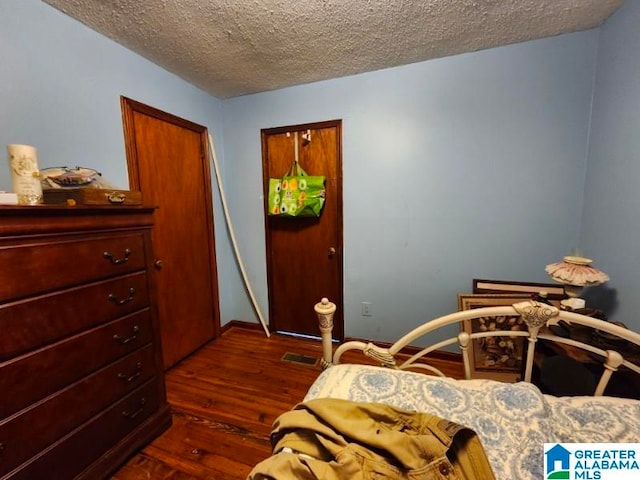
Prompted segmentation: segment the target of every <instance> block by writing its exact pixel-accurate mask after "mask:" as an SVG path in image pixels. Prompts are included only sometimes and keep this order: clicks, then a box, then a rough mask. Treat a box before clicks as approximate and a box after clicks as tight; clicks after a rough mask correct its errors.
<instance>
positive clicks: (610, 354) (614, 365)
mask: <svg viewBox="0 0 640 480" xmlns="http://www.w3.org/2000/svg"><path fill="white" fill-rule="evenodd" d="M622 362H624V358H623V357H622V355H620V354H619V353H618V352H616V351H615V350H607V359H606V360H605V362H604V371H603V372H602V376H601V377H600V381H599V382H598V386H597V387H596V391H595V393H594V394H593V395H594V396H596V397H600V396H602V395H603V394H604V389H605V388H607V384H608V383H609V379H610V378H611V375H612V374H613V372H616V371H617V370H618V367H619V366H620V365H622Z"/></svg>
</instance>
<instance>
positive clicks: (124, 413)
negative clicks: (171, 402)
mask: <svg viewBox="0 0 640 480" xmlns="http://www.w3.org/2000/svg"><path fill="white" fill-rule="evenodd" d="M145 403H147V400H146V399H145V398H144V397H142V398H141V399H140V408H139V409H138V410H136V411H135V412H130V411H128V410H123V411H122V416H123V417H124V418H128V419H129V420H133V419H134V418H136V417H137V416H138V415H140V414H141V413H142V412H143V411H144V404H145Z"/></svg>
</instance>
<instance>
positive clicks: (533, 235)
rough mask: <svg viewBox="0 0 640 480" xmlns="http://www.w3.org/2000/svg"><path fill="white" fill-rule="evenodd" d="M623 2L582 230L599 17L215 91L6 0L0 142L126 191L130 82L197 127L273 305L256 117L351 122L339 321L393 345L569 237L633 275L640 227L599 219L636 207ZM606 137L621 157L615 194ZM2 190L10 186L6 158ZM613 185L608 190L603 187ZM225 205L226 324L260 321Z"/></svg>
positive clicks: (219, 231)
mask: <svg viewBox="0 0 640 480" xmlns="http://www.w3.org/2000/svg"><path fill="white" fill-rule="evenodd" d="M634 1H635V0H634ZM628 3H630V4H631V5H627V6H626V7H624V9H623V11H622V12H621V13H619V14H616V16H614V18H613V19H612V20H611V21H610V22H609V23H608V24H607V25H606V26H605V27H604V28H603V29H602V30H603V34H602V41H601V46H600V55H599V61H600V68H599V74H598V79H597V83H596V106H595V109H594V112H595V114H594V122H593V141H592V146H591V149H592V154H591V164H592V165H591V167H590V168H591V170H590V172H591V174H592V175H591V176H590V177H589V180H588V187H587V190H588V192H589V193H588V195H587V199H586V207H585V222H584V229H583V232H582V237H580V216H581V212H582V202H583V198H582V196H583V186H584V177H585V165H586V145H587V136H588V126H589V114H590V108H591V95H592V82H593V77H594V70H595V55H596V46H597V42H598V30H592V31H588V32H581V33H574V34H570V35H564V36H559V37H554V38H549V39H543V40H538V41H534V42H528V43H523V44H518V45H512V46H508V47H502V48H496V49H491V50H485V51H481V52H477V53H471V54H466V55H459V56H455V57H449V58H444V59H438V60H433V61H429V62H422V63H418V64H413V65H408V66H405V67H399V68H394V69H389V70H383V71H378V72H373V73H368V74H363V75H358V76H353V77H348V78H342V79H335V80H330V81H324V82H318V83H314V84H309V85H304V86H299V87H294V88H288V89H283V90H279V91H274V92H267V93H262V94H257V95H251V96H245V97H239V98H235V99H229V100H224V101H220V100H218V99H216V98H215V97H213V96H211V95H208V94H206V93H204V92H202V91H201V90H199V89H197V88H195V87H193V86H191V85H189V84H188V83H186V82H184V81H183V80H181V79H179V78H178V77H176V76H174V75H172V74H170V73H168V72H166V71H165V70H163V69H161V68H159V67H158V66H156V65H154V64H152V63H150V62H148V61H147V60H145V59H143V58H141V57H140V56H138V55H136V54H134V53H132V52H130V51H129V50H127V49H125V48H123V47H121V46H119V45H117V44H116V43H114V42H112V41H110V40H108V39H106V38H105V37H103V36H101V35H99V34H97V33H95V32H93V31H92V30H90V29H88V28H86V27H84V26H83V25H81V24H80V23H78V22H76V21H75V20H72V19H70V18H68V17H66V16H65V15H63V14H62V13H60V12H58V11H57V10H55V9H53V8H51V7H49V6H48V5H46V4H43V3H41V2H39V1H36V0H4V1H3V2H1V3H0V65H2V66H1V67H0V69H1V71H0V73H1V75H0V102H1V103H0V105H2V110H1V114H0V145H2V147H3V148H4V145H6V144H8V143H27V144H32V145H35V146H37V147H38V150H39V159H40V166H41V167H43V168H44V167H47V166H57V165H71V166H74V165H83V166H89V167H94V168H97V169H98V170H100V171H102V172H103V174H104V175H105V177H106V178H107V179H109V180H111V181H113V182H114V183H116V184H117V185H119V186H122V187H126V186H127V184H128V180H127V176H126V160H125V152H124V142H123V135H122V124H121V113H120V105H119V97H120V95H125V96H128V97H131V98H134V99H136V100H139V101H141V102H144V103H147V104H150V105H152V106H155V107H157V108H160V109H163V110H166V111H169V112H171V113H173V114H176V115H179V116H182V117H185V118H188V119H190V120H192V121H194V122H197V123H200V124H203V125H206V126H207V127H208V128H209V130H210V132H211V133H213V135H214V137H215V140H216V144H217V153H218V156H219V158H220V160H221V162H222V164H223V170H224V175H225V182H226V190H227V194H228V196H229V204H230V207H231V215H232V218H233V220H234V222H235V224H236V234H237V237H238V240H239V242H240V248H241V251H242V253H243V255H244V257H245V263H246V265H247V271H248V273H249V276H250V278H251V280H252V282H253V285H254V289H255V291H256V295H257V297H258V300H259V302H260V305H261V308H262V309H263V311H265V312H266V310H267V286H266V271H265V251H264V222H263V217H262V199H261V197H260V192H261V178H262V177H261V152H260V129H261V128H266V127H274V126H280V125H289V124H296V123H304V122H315V121H320V120H329V119H336V118H340V119H342V120H343V134H344V138H343V146H344V150H343V163H344V171H343V175H344V247H345V250H344V260H345V262H344V275H345V319H346V334H347V335H349V336H360V337H369V336H372V335H373V336H375V337H376V338H382V339H385V340H390V339H392V338H394V337H396V336H397V335H398V334H399V333H401V332H403V331H404V330H406V329H407V328H409V327H412V326H414V325H415V324H417V323H418V322H420V321H422V320H424V319H425V317H426V316H432V315H439V314H442V313H445V312H449V311H451V310H454V309H455V308H456V296H455V294H456V292H462V291H469V290H470V288H471V279H472V278H474V277H489V278H505V279H511V280H529V281H547V277H546V275H545V273H544V265H545V264H546V263H549V262H551V261H554V260H556V259H557V258H559V257H560V256H561V255H563V254H565V253H567V252H568V251H569V250H570V249H571V248H572V247H574V246H581V247H583V248H584V249H585V250H586V252H587V253H592V252H591V250H593V256H594V257H595V258H596V259H597V263H598V265H600V266H602V268H603V269H605V271H606V270H610V273H612V277H614V281H616V282H619V283H616V284H615V285H617V286H619V285H630V283H629V282H628V281H627V279H626V278H625V277H624V276H623V273H622V272H619V271H616V270H615V265H616V264H615V263H614V262H620V265H621V266H620V268H619V270H624V265H625V264H624V263H622V262H625V261H628V258H625V259H624V260H623V259H620V258H616V257H615V256H614V255H613V253H612V252H616V251H620V249H621V248H622V247H623V246H624V247H625V248H628V250H627V251H625V253H627V255H629V254H630V253H632V251H631V246H630V245H631V243H632V239H631V237H633V235H630V236H629V238H627V237H624V238H622V237H618V240H617V243H615V244H613V245H611V242H612V241H611V240H610V239H609V238H608V236H606V235H604V234H603V233H601V232H602V231H605V230H609V227H607V228H604V229H601V225H600V224H599V223H598V222H602V221H604V219H605V218H606V219H607V221H608V222H613V221H614V219H612V218H611V219H610V217H611V215H610V212H613V211H615V212H618V211H623V212H627V213H628V215H631V213H632V210H633V205H628V204H627V203H626V201H623V198H622V197H621V196H622V195H623V192H620V193H617V192H618V187H623V188H622V190H624V191H626V190H630V189H631V188H632V187H631V184H632V182H633V179H629V177H630V176H631V175H628V173H629V165H628V163H630V162H631V160H632V159H636V158H637V156H636V157H633V154H635V152H637V151H638V149H637V148H635V149H634V148H633V147H634V146H637V141H638V140H637V139H636V138H637V135H636V136H635V137H633V136H632V135H633V134H634V133H635V132H633V131H630V130H629V128H625V127H627V126H628V125H629V124H628V123H624V124H623V119H624V118H632V117H633V115H636V117H635V119H636V120H637V113H636V112H637V111H639V110H638V109H637V108H635V109H634V108H633V107H634V106H636V107H637V102H636V103H633V101H631V100H632V99H634V98H635V99H636V100H637V98H638V91H637V88H638V87H637V84H636V85H632V84H631V83H628V82H629V81H630V78H631V75H632V74H634V73H635V75H636V77H635V78H637V70H634V71H631V68H632V67H631V66H630V65H627V66H625V64H626V62H627V61H628V60H626V58H629V57H632V56H633V50H634V48H632V47H628V48H627V47H624V46H622V47H618V46H617V44H618V42H620V40H619V39H618V36H626V37H632V38H633V39H634V41H635V44H634V45H636V46H637V45H638V39H637V34H636V33H635V31H634V30H633V22H634V20H635V21H636V23H637V17H638V13H637V10H638V9H637V3H631V2H628ZM623 12H624V13H623ZM629 14H631V15H632V17H631V18H630V19H627V18H626V15H629ZM607 50H609V51H610V52H611V53H610V54H605V53H603V52H607ZM614 53H615V54H616V55H614ZM618 54H620V55H621V56H622V58H618V57H617V55H618ZM636 60H637V57H636ZM608 63H611V64H612V65H611V66H609V65H607V64H608ZM613 67H615V68H613ZM636 67H637V61H636V64H635V65H634V66H633V68H636ZM609 68H613V71H611V72H607V71H606V70H607V69H609ZM624 69H627V70H628V71H624ZM620 84H623V87H624V89H623V90H622V91H621V93H620V94H619V93H617V92H620V90H619V89H621V88H623V87H621V86H620ZM618 95H619V96H620V98H618ZM618 103H619V104H620V105H619V106H618V105H617V104H618ZM614 111H617V112H624V113H625V116H621V117H620V118H617V117H616V115H615V114H614V113H613V112H614ZM223 119H224V122H223ZM612 122H620V125H621V126H620V128H613V127H612V125H613V123H612ZM637 123H638V122H637V121H636V123H635V124H633V125H636V124H637ZM614 131H615V132H617V135H621V134H622V133H620V132H624V134H625V135H628V137H627V138H626V139H625V141H624V142H622V143H623V145H622V146H615V147H612V146H611V143H612V142H613V141H614V140H612V139H611V137H615V135H614V133H615V132H614ZM614 139H615V138H614ZM616 141H618V140H616ZM598 149H600V151H607V152H609V153H611V151H613V155H614V156H616V155H617V156H618V158H617V161H618V162H619V163H620V166H619V167H620V168H616V169H615V172H616V173H615V175H617V176H618V177H622V179H621V180H622V181H621V184H620V185H618V184H616V188H609V187H608V185H607V182H609V181H611V182H613V180H608V178H607V175H608V173H607V172H608V171H609V170H610V169H611V166H610V165H609V166H607V167H606V168H607V170H606V171H605V170H604V166H602V165H600V166H599V165H598V162H599V161H600V160H599V159H600V158H604V156H603V155H598V154H597V152H598ZM607 160H608V161H609V160H611V159H610V158H607ZM625 162H626V163H625ZM636 163H637V162H636ZM598 168H600V169H601V170H603V171H602V173H600V174H599V173H598ZM635 168H637V165H636V166H635ZM631 172H632V173H633V170H631ZM636 176H637V175H636ZM2 188H4V189H7V188H10V183H9V176H8V169H6V168H5V169H0V189H2ZM214 191H216V190H215V189H214ZM611 191H613V192H614V193H613V194H610V197H609V198H610V202H612V203H611V204H609V203H604V202H600V201H599V200H600V197H602V196H603V195H604V194H609V192H611ZM611 195H612V196H611ZM619 197H620V198H619ZM636 198H637V197H636ZM594 199H595V200H598V201H597V202H596V201H595V200H594ZM608 205H610V209H609V207H608ZM635 205H637V202H636V204H635ZM636 210H637V209H636ZM603 213H606V215H604V214H603ZM215 217H216V249H217V258H218V269H219V276H220V285H219V288H220V295H221V300H220V307H221V317H222V321H223V323H227V322H228V321H230V320H232V319H242V320H249V321H257V318H256V316H255V314H254V312H253V310H252V308H251V306H250V304H249V302H248V300H247V295H246V293H245V291H244V287H243V286H242V283H241V281H240V275H239V272H238V269H237V267H236V264H235V261H234V259H233V256H232V252H231V249H230V246H229V242H228V235H227V231H226V228H225V226H224V222H223V215H222V213H221V210H220V208H219V199H218V198H217V196H216V198H215ZM595 220H597V222H596V221H595ZM623 222H624V224H623ZM618 223H620V224H623V225H624V226H625V227H627V228H629V223H632V222H626V221H623V220H620V221H619V222H618ZM635 225H636V227H635V228H637V223H636V224H635ZM616 226H618V227H619V226H620V225H617V224H616ZM634 232H635V231H634ZM634 232H631V233H634ZM579 240H580V241H579ZM623 251H624V250H623ZM607 253H608V254H609V255H610V257H609V258H607V255H606V254H607ZM623 257H624V255H623ZM629 277H630V275H629ZM611 285H614V283H613V281H612V283H611ZM631 285H633V284H631ZM629 288H631V287H629ZM620 291H621V292H622V290H620ZM318 295H319V296H321V295H322V292H318ZM362 301H370V302H372V303H373V312H374V315H373V317H370V318H366V319H365V318H364V317H361V316H360V302H362Z"/></svg>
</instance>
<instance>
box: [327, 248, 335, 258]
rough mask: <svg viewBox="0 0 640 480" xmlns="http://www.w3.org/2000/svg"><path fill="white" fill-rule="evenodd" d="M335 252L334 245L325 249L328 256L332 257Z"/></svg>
mask: <svg viewBox="0 0 640 480" xmlns="http://www.w3.org/2000/svg"><path fill="white" fill-rule="evenodd" d="M335 254H336V249H335V248H334V247H329V250H327V256H328V257H329V258H331V257H333V256H334V255H335Z"/></svg>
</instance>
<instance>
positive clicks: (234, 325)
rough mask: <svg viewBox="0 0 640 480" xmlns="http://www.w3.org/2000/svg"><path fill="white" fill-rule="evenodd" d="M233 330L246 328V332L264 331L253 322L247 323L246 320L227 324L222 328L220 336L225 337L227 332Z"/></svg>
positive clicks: (232, 321)
mask: <svg viewBox="0 0 640 480" xmlns="http://www.w3.org/2000/svg"><path fill="white" fill-rule="evenodd" d="M232 328H244V329H246V330H262V327H261V326H260V325H259V324H257V323H253V322H247V321H244V320H231V321H230V322H229V323H225V324H224V325H222V327H221V328H220V335H224V334H225V332H227V331H229V330H231V329H232Z"/></svg>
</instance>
